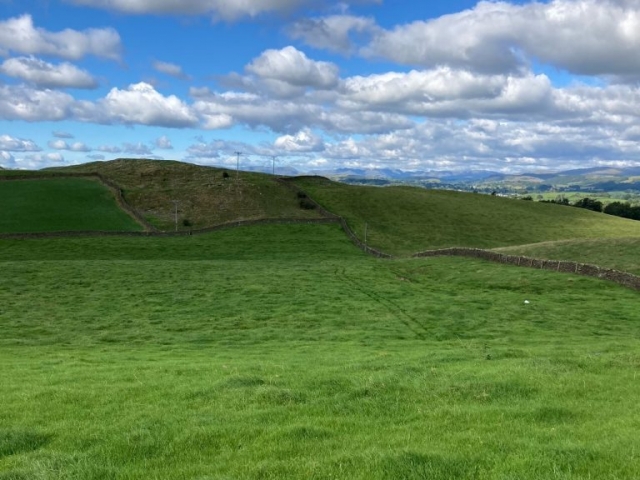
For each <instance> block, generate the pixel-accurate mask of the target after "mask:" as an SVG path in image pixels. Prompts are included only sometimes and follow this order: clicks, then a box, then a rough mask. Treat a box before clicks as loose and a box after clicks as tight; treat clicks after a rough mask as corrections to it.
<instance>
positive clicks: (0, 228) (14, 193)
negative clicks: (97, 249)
mask: <svg viewBox="0 0 640 480" xmlns="http://www.w3.org/2000/svg"><path fill="white" fill-rule="evenodd" d="M0 210H1V211H2V215H0V233H26V232H53V231H71V230H76V231H77V230H111V231H114V230H115V231H137V230H142V227H141V226H140V225H138V223H137V222H136V221H135V220H133V218H131V217H130V216H129V215H128V214H126V213H125V212H124V211H123V210H121V209H120V208H119V207H118V205H117V203H116V201H115V199H114V198H113V194H112V193H111V192H110V191H109V190H108V189H107V188H106V187H105V186H104V185H102V184H100V183H99V182H97V181H95V180H89V179H83V178H51V179H46V180H42V179H38V180H36V179H34V180H16V181H2V182H0Z"/></svg>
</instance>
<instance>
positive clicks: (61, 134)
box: [51, 130, 74, 138]
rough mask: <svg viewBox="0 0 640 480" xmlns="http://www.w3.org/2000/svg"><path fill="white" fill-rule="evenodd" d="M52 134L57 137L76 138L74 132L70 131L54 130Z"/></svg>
mask: <svg viewBox="0 0 640 480" xmlns="http://www.w3.org/2000/svg"><path fill="white" fill-rule="evenodd" d="M51 134H52V135H53V136H54V137H56V138H74V136H73V134H71V133H69V132H63V131H61V130H56V131H54V132H51Z"/></svg>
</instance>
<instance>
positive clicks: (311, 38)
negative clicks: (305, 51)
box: [287, 15, 381, 54]
mask: <svg viewBox="0 0 640 480" xmlns="http://www.w3.org/2000/svg"><path fill="white" fill-rule="evenodd" d="M380 30H381V29H380V27H378V26H377V25H376V22H375V20H374V19H373V18H365V17H357V16H354V15H331V16H327V17H322V18H304V19H301V20H298V21H297V22H295V23H294V24H293V25H292V26H291V27H289V28H288V29H287V33H288V34H289V36H290V37H291V38H294V39H296V40H302V41H303V42H304V43H306V44H307V45H310V46H312V47H315V48H322V49H326V50H331V51H334V52H339V53H343V54H349V53H353V52H354V51H355V49H356V44H355V43H354V41H353V39H352V36H353V35H358V36H365V35H367V36H369V35H373V34H374V33H376V32H378V31H380Z"/></svg>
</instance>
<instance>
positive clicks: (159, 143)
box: [155, 135, 173, 150]
mask: <svg viewBox="0 0 640 480" xmlns="http://www.w3.org/2000/svg"><path fill="white" fill-rule="evenodd" d="M155 145H156V147H157V148H159V149H161V150H173V145H171V140H169V137H167V136H166V135H162V136H161V137H158V138H156V141H155Z"/></svg>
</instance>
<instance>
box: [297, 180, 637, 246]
mask: <svg viewBox="0 0 640 480" xmlns="http://www.w3.org/2000/svg"><path fill="white" fill-rule="evenodd" d="M294 181H295V183H296V185H298V186H299V187H300V188H302V189H303V190H305V191H306V192H307V193H308V194H309V195H310V196H311V197H312V198H314V199H315V200H317V201H318V202H319V203H320V204H321V205H322V206H324V207H325V208H327V209H328V210H330V211H332V212H334V213H337V214H339V215H341V216H343V217H344V218H346V220H347V221H348V223H349V225H350V226H351V227H352V228H353V229H354V230H355V231H356V232H357V234H358V235H359V236H360V238H363V237H364V233H365V224H366V226H367V241H368V243H369V245H371V246H373V247H375V248H378V249H381V250H383V251H386V252H389V253H393V254H397V255H409V254H411V253H415V252H418V251H421V250H427V249H437V248H444V247H450V246H464V247H477V248H498V247H506V246H513V245H521V244H531V243H536V242H543V241H551V240H564V239H576V238H582V239H588V238H591V239H593V238H619V237H640V222H636V221H631V220H625V219H621V218H617V217H612V216H609V215H604V214H600V213H594V212H590V211H586V210H583V209H578V208H568V207H562V206H558V205H552V204H542V203H538V202H528V201H522V200H513V199H506V198H501V197H498V196H490V195H480V194H472V193H462V192H453V191H443V190H425V189H419V188H413V187H385V188H377V187H362V186H352V185H344V184H340V183H336V182H332V181H329V180H327V179H323V178H321V177H316V178H313V177H302V178H299V179H294Z"/></svg>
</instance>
